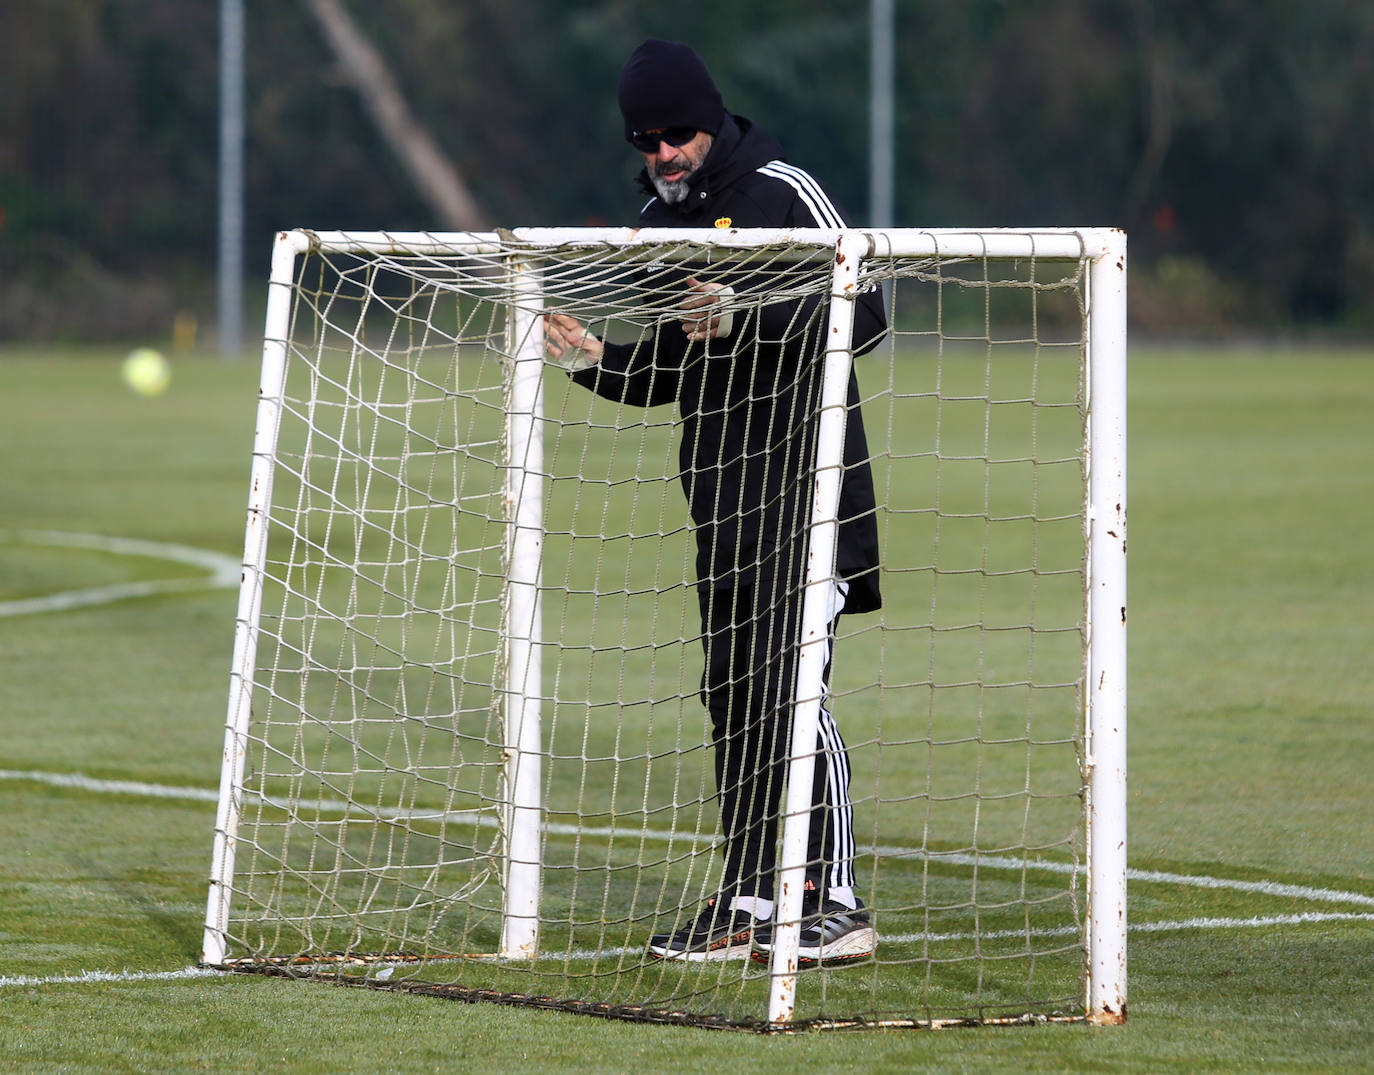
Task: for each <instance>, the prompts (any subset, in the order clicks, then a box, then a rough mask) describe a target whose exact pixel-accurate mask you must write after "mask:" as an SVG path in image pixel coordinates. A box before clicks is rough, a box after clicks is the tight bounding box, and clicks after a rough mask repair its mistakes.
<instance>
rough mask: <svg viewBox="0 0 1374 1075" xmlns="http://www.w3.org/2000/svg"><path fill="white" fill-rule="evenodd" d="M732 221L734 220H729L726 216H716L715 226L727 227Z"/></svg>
mask: <svg viewBox="0 0 1374 1075" xmlns="http://www.w3.org/2000/svg"><path fill="white" fill-rule="evenodd" d="M733 223H734V221H733V220H731V219H730V218H729V217H728V216H718V217H716V227H718V228H728V227H729V226H730V225H731V224H733Z"/></svg>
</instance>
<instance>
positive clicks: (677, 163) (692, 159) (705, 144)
mask: <svg viewBox="0 0 1374 1075" xmlns="http://www.w3.org/2000/svg"><path fill="white" fill-rule="evenodd" d="M646 133H648V134H650V135H652V134H655V133H658V132H654V131H648V132H646ZM713 141H714V139H713V138H712V136H711V135H709V134H707V133H706V132H705V131H697V133H696V137H694V138H693V139H692V140H691V141H690V142H685V143H683V144H682V145H680V146H674V145H670V144H669V143H668V142H666V141H663V140H660V141H659V143H658V146H657V148H656V149H654V151H653V152H651V153H650V152H644V151H642V150H641V153H642V154H643V157H644V167H645V168H647V169H648V171H649V178H650V179H652V180H653V183H654V189H655V190H657V191H658V196H659V197H660V198H662V199H663V200H664V201H665V202H668V203H670V204H672V203H676V202H680V201H682V200H684V199H685V198H686V197H687V183H688V180H690V179H691V177H692V174H693V173H694V172H695V171H696V170H697V169H698V168H700V167H701V162H702V161H704V160H705V159H706V154H707V153H709V152H710V150H711V143H712V142H713Z"/></svg>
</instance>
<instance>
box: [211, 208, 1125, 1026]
mask: <svg viewBox="0 0 1374 1075" xmlns="http://www.w3.org/2000/svg"><path fill="white" fill-rule="evenodd" d="M512 239H514V240H515V241H516V243H517V244H528V245H529V248H530V250H531V254H530V256H529V259H528V260H521V259H519V258H515V259H514V261H513V262H512V264H511V265H510V269H511V272H510V275H509V277H508V279H512V280H514V282H515V283H514V287H513V289H512V292H511V299H510V304H511V309H512V311H513V315H512V316H511V317H510V318H509V320H508V340H509V343H510V346H511V349H512V353H513V356H514V369H513V374H512V376H513V378H514V380H513V385H512V392H511V404H510V407H509V412H508V413H507V415H506V434H505V435H506V438H507V442H508V444H509V446H510V452H511V459H512V460H514V461H519V463H520V465H518V466H516V465H513V466H512V467H511V469H510V470H509V471H508V473H507V475H506V486H505V496H506V498H507V506H508V513H509V514H508V517H509V519H510V520H511V521H512V522H513V525H512V526H511V527H510V528H509V530H508V539H507V540H508V546H507V549H508V560H509V577H508V578H507V580H506V584H507V586H508V600H507V605H506V611H505V619H504V626H503V642H502V645H503V653H504V661H503V663H504V667H505V669H506V673H507V681H506V684H505V686H504V688H503V694H504V695H505V698H506V703H507V709H506V712H507V713H508V714H509V720H508V724H507V727H506V733H505V734H506V739H505V751H504V757H505V767H506V777H505V787H506V788H507V790H508V794H509V800H508V801H507V802H506V803H505V805H504V811H505V813H504V819H503V824H504V831H505V836H506V843H505V861H504V900H505V903H504V915H503V920H502V926H501V942H500V952H499V955H500V956H502V957H504V958H529V957H532V956H533V955H534V954H535V953H536V952H537V951H538V946H539V899H540V890H541V877H540V855H541V850H542V848H541V841H542V829H541V825H542V804H541V801H540V796H541V786H542V784H541V772H542V766H543V765H544V754H543V747H542V744H541V727H540V698H541V693H542V688H541V678H540V677H541V671H540V651H541V634H540V621H541V608H540V596H539V595H540V554H541V544H542V533H543V525H544V523H543V518H542V511H543V503H544V490H543V486H542V481H543V479H542V476H541V475H542V471H543V467H544V462H543V450H544V449H543V444H542V439H541V437H542V432H541V431H542V427H543V420H542V419H543V394H542V372H543V368H544V366H545V364H546V361H547V360H546V358H545V356H544V347H543V342H544V341H543V329H542V322H541V314H542V302H541V288H540V271H541V270H540V264H539V261H538V253H537V251H538V249H539V248H545V247H554V246H557V247H562V248H567V247H577V246H603V247H604V246H608V245H609V246H620V247H625V248H627V249H630V248H637V247H647V246H651V245H654V244H658V243H677V244H683V243H686V244H693V243H699V244H700V245H701V246H703V247H705V246H714V247H725V248H729V249H732V250H736V251H739V250H747V249H752V248H756V247H769V248H771V249H772V251H773V255H774V256H776V251H777V248H778V247H779V246H780V245H784V244H786V243H788V242H799V243H805V244H810V245H812V247H813V248H814V245H815V244H823V245H825V246H829V247H831V248H833V250H834V252H835V256H834V261H833V276H832V288H831V296H832V301H831V303H830V309H829V325H828V332H827V337H826V338H827V339H828V340H839V341H848V340H849V339H850V336H851V330H852V320H853V312H854V308H853V303H852V301H846V300H847V299H848V297H850V296H851V295H852V294H853V293H854V291H855V289H856V287H857V285H858V280H859V273H860V269H861V267H862V265H863V263H864V262H865V260H866V259H869V258H874V257H891V256H901V257H938V258H959V257H964V258H972V259H983V260H1006V259H1034V260H1036V261H1053V260H1063V261H1074V262H1083V263H1086V271H1085V285H1084V296H1085V319H1084V321H1085V328H1084V334H1085V344H1084V347H1085V350H1086V356H1085V361H1084V367H1085V371H1086V372H1085V386H1084V397H1085V411H1086V436H1085V443H1084V455H1085V460H1086V462H1085V470H1086V477H1087V481H1086V503H1085V504H1084V540H1085V543H1086V550H1087V551H1086V557H1085V572H1084V573H1085V579H1086V584H1087V585H1086V594H1085V606H1086V607H1085V618H1086V627H1085V643H1086V658H1085V666H1084V670H1083V671H1084V675H1083V684H1084V686H1083V692H1082V694H1083V727H1084V758H1083V765H1084V770H1085V774H1086V789H1085V797H1086V802H1085V817H1086V822H1085V825H1086V833H1087V846H1086V856H1085V859H1086V874H1087V914H1086V931H1087V937H1086V944H1085V947H1086V954H1087V968H1086V982H1087V986H1086V995H1085V997H1084V1003H1085V1012H1084V1015H1085V1016H1086V1018H1087V1019H1088V1021H1090V1022H1093V1023H1101V1024H1111V1023H1119V1022H1123V1021H1124V1020H1125V1015H1126V966H1127V961H1126V713H1127V705H1126V605H1127V602H1126V337H1127V332H1126V236H1125V234H1124V232H1122V231H1120V230H1116V229H1105V228H1084V229H1067V228H1065V229H1055V228H1048V229H1034V230H1018V229H986V230H964V229H929V230H914V229H900V230H884V231H870V230H862V229H850V230H845V231H821V230H811V229H807V230H797V231H775V230H767V229H748V230H734V231H719V230H705V229H703V230H702V231H699V232H697V231H691V230H668V229H622V228H603V229H552V228H526V229H518V230H516V231H514V232H513V233H502V234H501V235H500V236H497V235H495V234H492V235H487V234H482V233H448V234H443V233H388V232H308V231H290V232H282V233H280V234H279V235H278V236H277V240H276V245H275V248H274V252H273V258H272V275H271V285H270V290H269V294H268V306H267V317H266V329H265V339H264V345H263V365H262V374H261V384H260V401H259V407H258V417H257V427H256V434H255V439H254V447H253V461H252V474H251V494H250V503H249V506H248V513H247V523H246V529H245V538H244V565H243V575H242V585H241V588H240V592H239V599H238V611H237V617H236V633H235V640H234V652H233V658H232V669H231V681H230V692H229V702H228V710H227V715H226V723H225V729H224V753H223V767H222V772H221V784H220V796H219V806H218V811H217V816H216V821H215V833H214V849H213V859H212V865H211V875H210V883H209V898H208V902H207V909H206V918H205V930H204V942H203V950H202V956H201V960H202V962H203V963H204V964H205V965H210V966H215V965H222V964H224V963H225V961H226V957H227V954H228V928H229V921H230V917H229V916H230V903H231V899H232V894H233V886H234V871H235V853H236V849H237V841H238V826H239V820H240V815H241V811H242V808H243V805H244V800H245V794H246V791H245V784H244V779H245V772H244V768H245V757H246V752H247V747H248V740H249V729H250V724H251V720H252V715H251V701H252V684H253V682H254V676H255V670H256V659H257V643H258V638H259V619H260V615H261V611H262V607H261V606H262V596H263V583H264V571H265V565H266V558H267V544H268V535H267V517H268V510H269V507H270V505H271V500H272V478H273V472H272V460H273V456H274V453H275V450H276V438H277V434H278V429H279V425H280V420H281V398H282V392H283V385H284V380H285V376H286V363H287V351H288V347H289V335H290V319H291V313H292V311H291V301H292V289H293V278H294V272H295V266H296V263H297V259H298V258H299V257H300V256H301V255H303V254H305V253H307V252H309V251H311V250H321V249H323V250H332V251H352V252H378V253H387V252H400V251H404V252H406V253H409V254H415V253H420V254H423V253H424V252H425V251H426V250H433V251H434V253H435V254H441V253H442V254H444V255H451V254H454V253H455V252H465V251H469V250H470V251H471V252H472V253H474V254H479V253H480V254H493V253H502V252H504V253H507V254H508V253H509V252H510V249H511V240H512ZM852 361H853V354H852V351H851V350H850V349H849V347H848V345H847V344H846V345H836V346H831V347H827V348H826V350H825V354H824V373H823V379H822V389H821V402H820V408H819V434H818V441H817V448H816V453H817V455H816V460H817V461H816V471H815V475H814V486H813V497H812V509H811V510H812V516H811V527H810V535H811V537H810V547H809V552H808V557H807V574H806V582H805V586H806V589H805V596H804V601H803V606H802V638H801V645H800V649H799V657H798V673H797V683H796V687H795V698H796V700H797V704H796V706H795V716H794V726H793V734H792V736H791V742H792V744H793V757H792V761H791V764H790V767H789V776H788V780H787V786H786V800H785V806H784V809H785V811H786V814H785V823H784V826H783V835H782V850H781V854H780V872H779V884H778V893H779V908H778V916H777V920H778V922H779V923H782V925H780V926H779V927H778V928H777V934H776V943H775V948H774V952H773V956H772V965H771V968H770V969H771V987H770V994H769V1002H768V1015H767V1018H768V1022H769V1024H770V1025H773V1026H783V1025H786V1024H787V1023H788V1022H789V1021H790V1020H791V1018H792V1012H793V1009H794V1005H795V996H796V991H797V988H798V977H799V976H798V959H797V947H798V941H799V933H800V927H799V924H798V919H799V918H800V914H801V902H802V884H801V882H802V880H803V876H804V872H805V863H804V860H805V857H806V846H807V825H808V804H809V803H810V802H811V791H812V789H811V781H812V774H813V772H814V755H813V754H811V753H809V752H808V751H806V750H805V749H804V746H803V745H804V744H809V743H814V742H815V741H816V728H817V721H818V716H819V710H820V706H821V698H822V696H823V682H822V677H823V676H824V674H825V667H824V666H825V662H826V660H827V657H826V652H825V646H824V642H825V640H826V633H827V611H826V594H825V590H826V586H827V584H828V581H829V580H830V578H831V577H832V575H833V564H834V555H835V540H836V534H837V530H838V525H839V523H838V498H839V491H840V475H841V471H842V462H841V461H842V453H843V440H844V435H845V418H844V413H845V412H844V405H845V391H846V385H847V384H848V381H849V376H850V370H851V364H852Z"/></svg>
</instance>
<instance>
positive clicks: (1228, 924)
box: [0, 911, 1374, 989]
mask: <svg viewBox="0 0 1374 1075" xmlns="http://www.w3.org/2000/svg"><path fill="white" fill-rule="evenodd" d="M1323 922H1374V913H1363V912H1358V911H1350V912H1342V911H1309V912H1304V913H1302V914H1287V915H1263V916H1260V915H1257V916H1255V917H1252V918H1187V919H1183V920H1182V921H1179V922H1134V923H1131V924H1130V925H1129V926H1128V927H1127V930H1128V932H1130V933H1180V932H1182V931H1184V930H1191V929H1271V928H1273V927H1275V926H1306V925H1313V924H1320V923H1323ZM1078 932H1079V931H1078V930H1077V929H1075V928H1074V927H1073V926H1064V927H1062V928H1059V929H1037V930H1029V931H1023V930H998V931H995V932H991V933H978V934H974V933H903V934H895V935H892V934H883V936H882V942H883V943H885V944H906V945H916V944H943V943H947V942H967V941H973V940H982V941H989V940H1030V939H1032V938H1035V937H1076V936H1077V935H1078ZM643 951H644V949H643V947H642V946H636V947H633V948H630V947H624V946H621V947H613V948H612V947H607V948H601V949H590V948H588V949H577V950H574V951H571V952H544V953H541V954H540V955H539V957H538V958H539V961H540V962H544V963H554V962H573V961H582V960H611V959H623V958H625V957H634V956H638V955H641V954H642V953H643ZM375 966H376V968H377V970H379V971H381V973H379V974H378V975H377V977H378V978H383V979H385V978H389V977H390V976H391V975H390V974H389V973H387V969H388V968H392V969H402V970H405V969H408V968H410V967H413V966H414V964H411V963H386V962H379V963H377V964H376V965H375ZM231 973H232V972H231V971H223V970H216V969H210V968H205V967H186V968H185V969H183V970H171V971H127V970H126V971H118V972H112V971H82V972H81V973H80V974H65V975H54V976H52V977H47V978H45V977H42V976H41V975H24V974H20V975H10V976H3V975H0V989H3V988H5V987H6V986H13V987H18V988H30V989H32V988H36V987H39V986H47V985H85V984H88V983H91V982H171V981H185V980H187V979H190V978H219V977H225V976H228V975H229V974H231Z"/></svg>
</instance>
